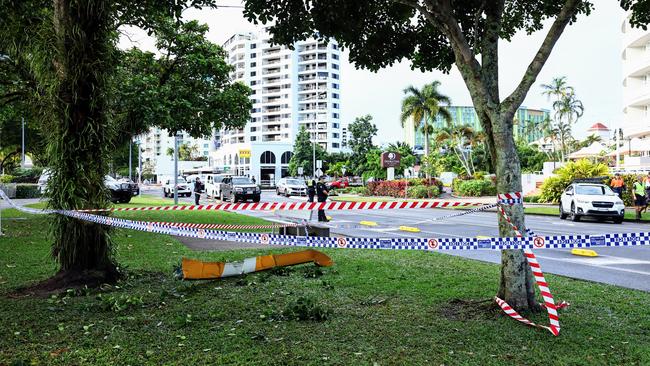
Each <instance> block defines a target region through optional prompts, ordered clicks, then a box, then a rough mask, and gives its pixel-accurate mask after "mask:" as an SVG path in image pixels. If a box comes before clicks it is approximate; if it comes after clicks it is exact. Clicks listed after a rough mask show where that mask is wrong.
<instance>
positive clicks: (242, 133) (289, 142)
mask: <svg viewBox="0 0 650 366" xmlns="http://www.w3.org/2000/svg"><path fill="white" fill-rule="evenodd" d="M223 48H224V49H225V50H226V51H227V52H228V61H229V63H230V64H231V65H232V66H233V67H234V68H235V69H234V71H233V72H232V75H231V77H232V80H233V81H240V82H243V83H245V84H246V85H248V86H249V87H250V88H251V89H252V90H253V94H252V95H251V99H252V101H253V109H252V110H251V120H250V121H249V123H247V124H246V126H245V127H244V128H242V129H238V130H225V129H224V130H222V131H219V134H218V135H219V137H218V139H219V142H218V143H217V145H218V148H217V150H216V151H215V152H214V153H213V156H214V163H215V165H216V167H217V168H218V169H221V170H224V171H227V172H232V173H233V174H244V175H251V176H254V177H256V178H257V179H258V180H259V181H260V182H262V183H263V184H273V183H274V182H275V181H277V180H278V179H280V178H281V177H284V176H286V175H288V165H289V160H290V159H291V155H292V151H293V143H294V140H295V137H296V134H297V133H298V131H299V129H300V128H302V127H304V128H306V129H307V131H308V132H309V133H310V134H311V139H312V141H313V142H315V143H318V144H320V145H321V146H322V147H323V148H325V149H326V150H327V151H329V152H338V151H340V150H341V149H342V147H343V146H342V144H343V131H344V129H343V126H342V124H341V74H340V66H341V60H340V57H341V52H340V50H339V48H338V45H337V43H336V42H335V41H334V40H330V41H329V42H324V41H319V40H315V39H310V40H306V41H300V42H297V43H296V44H295V45H294V47H293V48H294V49H289V48H288V47H285V46H280V45H273V44H271V39H270V36H269V34H268V33H267V32H266V31H265V29H260V30H259V31H258V32H256V33H242V34H235V35H233V36H232V37H231V38H230V39H228V41H226V42H225V43H224V44H223Z"/></svg>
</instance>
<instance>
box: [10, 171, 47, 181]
mask: <svg viewBox="0 0 650 366" xmlns="http://www.w3.org/2000/svg"><path fill="white" fill-rule="evenodd" d="M41 174H43V168H31V169H23V168H19V169H16V171H15V172H14V178H13V182H14V183H37V182H38V178H40V177H41Z"/></svg>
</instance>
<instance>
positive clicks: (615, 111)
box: [122, 0, 624, 143]
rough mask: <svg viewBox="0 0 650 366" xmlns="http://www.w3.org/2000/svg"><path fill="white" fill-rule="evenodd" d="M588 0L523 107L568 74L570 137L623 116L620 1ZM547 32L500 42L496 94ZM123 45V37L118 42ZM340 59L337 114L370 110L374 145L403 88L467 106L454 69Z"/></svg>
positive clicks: (146, 43)
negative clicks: (369, 65)
mask: <svg viewBox="0 0 650 366" xmlns="http://www.w3.org/2000/svg"><path fill="white" fill-rule="evenodd" d="M222 4H223V5H240V4H239V2H237V1H228V2H227V1H224V2H222ZM594 4H595V10H594V11H593V12H592V14H591V15H590V16H588V17H584V16H583V17H581V18H579V19H578V22H577V23H575V24H573V25H571V26H568V27H567V29H566V30H565V31H564V34H563V35H562V37H561V38H560V40H559V41H558V43H557V44H556V46H555V49H554V50H553V53H552V54H551V56H550V58H549V60H548V62H547V63H546V65H545V66H544V68H543V69H542V72H541V73H540V75H539V77H538V79H537V82H536V83H535V85H534V86H533V87H532V88H531V90H530V92H529V93H528V96H527V98H526V100H525V102H524V104H523V105H524V106H526V107H528V108H534V109H540V108H542V109H549V110H550V109H551V103H550V102H549V101H548V100H547V99H546V97H544V96H542V95H541V88H540V87H539V85H540V84H541V83H549V82H550V81H551V79H552V78H554V77H558V76H566V77H567V79H568V82H569V84H570V85H572V86H574V87H575V90H576V94H577V97H578V98H579V99H580V100H581V101H582V102H583V104H584V106H585V113H584V116H583V117H582V118H581V119H580V120H579V121H578V123H577V124H576V126H575V127H574V136H576V137H584V136H585V134H586V133H585V130H586V129H587V128H589V126H591V125H592V124H593V123H595V122H603V123H605V124H606V125H607V126H608V127H610V128H615V127H618V126H619V123H620V122H619V121H620V120H621V117H622V109H623V102H622V65H621V52H622V44H621V41H622V33H621V22H622V20H623V18H624V12H623V10H622V9H620V7H619V6H618V1H614V0H595V1H594ZM184 16H185V18H187V19H197V20H199V21H200V22H202V23H207V24H208V25H209V26H210V32H209V34H208V38H209V39H210V40H211V41H213V42H215V43H217V44H222V43H223V42H224V41H225V40H227V39H228V38H229V37H230V36H231V35H232V34H234V33H236V32H246V31H251V30H254V29H255V26H254V25H253V24H250V23H248V22H247V21H246V19H244V17H243V14H242V9H239V8H220V9H216V10H196V9H191V10H188V11H187V12H186V13H185V15H184ZM549 24H550V23H549ZM130 33H132V34H131V39H132V40H134V41H135V42H136V43H138V45H139V47H141V48H151V47H152V46H151V41H150V40H148V39H147V38H146V36H144V35H143V34H142V33H140V32H134V31H131V32H130ZM545 34H546V29H545V30H544V31H540V32H537V33H534V34H533V35H530V36H529V35H526V34H525V33H523V32H522V33H520V34H517V35H516V36H515V38H514V39H513V41H512V42H511V43H507V42H501V44H500V48H499V51H500V59H499V61H500V62H499V66H500V71H501V75H500V88H501V94H502V95H501V98H505V96H507V95H508V94H510V92H511V91H512V90H513V89H514V88H515V86H516V85H517V84H518V82H519V80H520V79H521V77H522V75H523V73H524V70H525V68H526V67H527V66H528V63H529V62H530V60H531V59H532V57H533V55H534V53H535V52H536V51H537V49H538V47H539V45H540V44H541V42H542V39H543V37H544V35H545ZM129 43H130V42H128V41H127V40H126V39H123V42H122V46H126V45H127V44H129ZM346 59H347V58H346V57H343V58H342V60H341V64H342V65H341V117H342V118H343V119H344V120H346V121H352V120H354V118H355V117H357V116H362V115H365V114H371V115H372V116H373V117H374V120H375V123H376V124H377V127H378V128H379V134H378V139H377V140H378V141H377V142H379V143H385V142H394V141H397V140H401V138H402V131H401V127H400V124H399V112H400V102H401V99H402V97H403V93H402V90H403V89H404V87H406V86H408V85H410V84H413V85H415V86H417V87H421V86H422V85H423V84H425V83H428V82H431V81H433V80H439V81H440V82H441V83H442V85H441V91H442V92H443V93H444V94H446V95H448V96H449V97H450V98H451V100H452V102H453V104H454V105H471V100H470V97H469V93H468V92H467V89H466V87H465V84H464V83H463V80H462V78H461V77H460V74H459V73H458V72H457V71H456V70H455V69H454V70H452V72H451V73H450V74H449V75H446V74H443V73H441V72H430V73H422V72H420V71H412V70H411V69H410V64H409V63H408V61H404V62H402V63H400V64H396V65H394V66H393V67H390V68H386V69H382V70H380V71H378V72H376V73H373V72H369V71H366V70H357V69H356V68H355V67H354V65H351V64H349V63H347V62H345V60H346Z"/></svg>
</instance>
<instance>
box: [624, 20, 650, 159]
mask: <svg viewBox="0 0 650 366" xmlns="http://www.w3.org/2000/svg"><path fill="white" fill-rule="evenodd" d="M628 19H629V15H627V16H626V17H625V19H624V20H623V24H622V26H621V31H622V32H623V53H622V55H621V56H622V59H623V123H622V128H623V134H624V137H625V139H626V140H629V143H626V144H625V147H621V148H619V150H621V152H620V154H621V155H625V157H624V161H623V165H622V167H623V168H624V169H626V170H648V169H650V29H648V30H643V29H640V28H632V27H631V26H630V23H629V22H628Z"/></svg>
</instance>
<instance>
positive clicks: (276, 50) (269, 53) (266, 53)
mask: <svg viewBox="0 0 650 366" xmlns="http://www.w3.org/2000/svg"><path fill="white" fill-rule="evenodd" d="M279 54H280V47H279V46H275V47H274V48H271V49H268V50H266V51H264V52H262V56H273V55H279Z"/></svg>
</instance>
